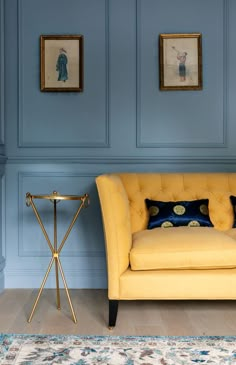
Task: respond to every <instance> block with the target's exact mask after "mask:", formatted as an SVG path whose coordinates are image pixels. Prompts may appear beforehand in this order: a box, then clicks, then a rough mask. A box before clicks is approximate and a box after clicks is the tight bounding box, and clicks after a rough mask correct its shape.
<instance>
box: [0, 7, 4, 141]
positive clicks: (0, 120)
mask: <svg viewBox="0 0 236 365" xmlns="http://www.w3.org/2000/svg"><path fill="white" fill-rule="evenodd" d="M4 11H5V9H4V0H0V146H2V147H3V146H4V144H5V67H4V60H5V44H4V43H5V42H4V39H5V17H4Z"/></svg>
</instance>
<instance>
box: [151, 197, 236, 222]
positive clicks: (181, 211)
mask: <svg viewBox="0 0 236 365" xmlns="http://www.w3.org/2000/svg"><path fill="white" fill-rule="evenodd" d="M145 202H146V206H147V209H148V212H149V221H148V229H152V228H156V227H164V228H167V227H180V226H189V227H213V224H212V222H211V220H210V217H209V211H208V203H209V200H208V199H200V200H192V201H177V202H173V201H170V202H163V201H156V200H149V199H145ZM235 204H236V198H235Z"/></svg>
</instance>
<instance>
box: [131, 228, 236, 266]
mask: <svg viewBox="0 0 236 365" xmlns="http://www.w3.org/2000/svg"><path fill="white" fill-rule="evenodd" d="M132 240H133V242H132V248H131V251H130V265H131V269H132V270H159V269H219V268H235V267H236V240H235V239H234V238H233V237H231V236H230V235H229V234H226V233H224V232H222V231H217V230H216V229H215V228H211V227H173V228H169V229H166V228H154V229H152V230H143V231H139V232H136V233H134V234H133V237H132Z"/></svg>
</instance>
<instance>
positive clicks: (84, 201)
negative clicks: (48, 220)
mask: <svg viewBox="0 0 236 365" xmlns="http://www.w3.org/2000/svg"><path fill="white" fill-rule="evenodd" d="M34 199H47V200H49V201H51V202H52V203H53V206H54V244H53V245H52V243H51V241H50V239H49V237H48V234H47V232H46V229H45V227H44V225H43V222H42V219H41V217H40V215H39V212H38V210H37V208H36V206H35V204H34ZM61 200H78V201H80V205H79V207H78V209H77V211H76V213H75V215H74V217H73V219H72V221H71V224H70V225H69V227H68V229H67V231H66V234H65V236H64V238H63V240H62V241H61V243H60V245H59V247H58V243H57V203H58V202H59V201H61ZM26 205H27V206H28V207H30V206H31V207H32V209H33V211H34V213H35V215H36V218H37V220H38V223H39V225H40V227H41V229H42V231H43V234H44V237H45V239H46V241H47V243H48V247H49V249H50V251H51V254H52V258H51V260H50V263H49V265H48V268H47V271H46V274H45V276H44V279H43V281H42V284H41V286H40V289H39V292H38V295H37V298H36V300H35V302H34V305H33V308H32V311H31V314H30V316H29V319H28V322H31V320H32V317H33V315H34V312H35V309H36V307H37V304H38V301H39V298H40V296H41V294H42V291H43V288H44V286H45V283H46V281H47V278H48V275H49V273H50V271H51V268H52V265H53V263H54V262H55V271H56V293H57V309H61V303H60V290H59V271H60V273H61V277H62V280H63V283H64V286H65V290H66V294H67V298H68V302H69V305H70V309H71V313H72V318H73V321H74V323H76V322H77V319H76V315H75V311H74V308H73V304H72V301H71V298H70V293H69V290H68V286H67V283H66V279H65V275H64V272H63V269H62V265H61V261H60V253H61V251H62V248H63V246H64V244H65V242H66V240H67V238H68V236H69V234H70V232H71V230H72V228H73V226H74V224H75V222H76V219H77V218H78V216H79V214H80V212H81V209H82V208H85V207H87V206H88V205H89V196H88V194H84V195H82V196H78V195H60V194H59V193H58V192H57V191H54V192H53V193H52V194H51V195H31V194H30V193H26ZM58 269H59V270H58Z"/></svg>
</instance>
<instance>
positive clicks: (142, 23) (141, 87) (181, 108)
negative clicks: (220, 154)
mask: <svg viewBox="0 0 236 365" xmlns="http://www.w3.org/2000/svg"><path fill="white" fill-rule="evenodd" d="M212 9H214V11H212ZM160 33H201V34H202V54H203V58H202V59H203V90H200V91H194V90H193V91H186V90H185V91H181V90H180V91H160V89H159V46H158V39H159V34H160ZM137 52H138V54H137V57H138V58H137V65H138V70H137V146H138V147H226V139H225V130H226V96H227V82H226V81H227V80H226V79H227V73H226V71H227V70H226V61H227V0H225V1H224V0H208V1H202V0H200V1H195V0H179V1H172V0H159V1H155V0H149V1H148V6H147V1H145V0H137Z"/></svg>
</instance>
